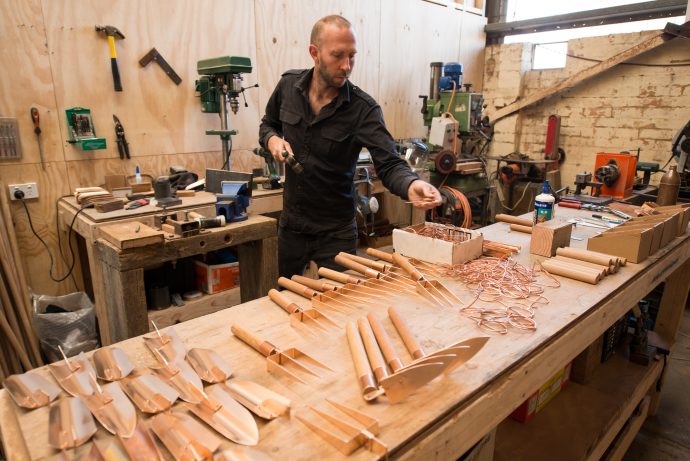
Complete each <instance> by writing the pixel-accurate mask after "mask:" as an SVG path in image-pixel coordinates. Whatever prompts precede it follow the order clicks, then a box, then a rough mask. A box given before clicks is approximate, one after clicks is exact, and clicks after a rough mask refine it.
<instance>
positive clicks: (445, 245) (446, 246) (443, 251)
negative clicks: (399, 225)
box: [393, 222, 484, 264]
mask: <svg viewBox="0 0 690 461" xmlns="http://www.w3.org/2000/svg"><path fill="white" fill-rule="evenodd" d="M424 227H436V228H438V229H439V230H441V231H443V230H449V231H450V232H454V231H460V232H462V233H464V234H465V235H467V236H468V240H465V241H463V242H449V241H446V240H441V239H437V238H431V237H425V236H423V235H419V234H416V233H415V232H419V231H421V230H422V229H423V228H424ZM406 229H411V230H413V231H415V232H410V231H407V230H405V229H394V230H393V248H394V249H395V251H396V252H398V253H400V254H402V255H404V256H407V257H408V258H415V259H419V260H421V261H426V262H429V263H433V264H462V263H465V262H467V261H471V260H473V259H476V258H478V257H480V256H481V255H482V249H483V246H484V236H483V235H482V234H481V233H480V232H477V231H473V230H470V229H462V228H460V227H455V226H445V225H443V224H437V223H430V222H426V223H422V224H415V225H414V226H410V227H407V228H406Z"/></svg>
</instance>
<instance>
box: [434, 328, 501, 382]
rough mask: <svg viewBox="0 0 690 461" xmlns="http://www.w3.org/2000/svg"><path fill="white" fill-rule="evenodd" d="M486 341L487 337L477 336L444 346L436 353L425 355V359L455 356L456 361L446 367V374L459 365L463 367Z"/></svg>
mask: <svg viewBox="0 0 690 461" xmlns="http://www.w3.org/2000/svg"><path fill="white" fill-rule="evenodd" d="M488 340H489V337H488V336H478V337H476V338H471V339H468V340H465V341H460V342H457V343H454V344H451V345H450V346H446V347H444V348H443V349H439V350H438V351H436V352H433V353H431V354H429V355H427V357H435V356H438V355H445V354H453V355H455V356H456V359H455V360H453V363H452V365H451V366H450V367H448V368H447V369H446V371H445V372H446V373H450V372H452V371H453V370H455V369H456V368H458V367H459V366H460V365H463V364H464V363H465V362H468V361H469V360H470V359H471V358H472V357H474V356H475V354H476V353H477V352H479V351H480V350H481V349H482V347H484V345H485V344H486V342H487V341H488Z"/></svg>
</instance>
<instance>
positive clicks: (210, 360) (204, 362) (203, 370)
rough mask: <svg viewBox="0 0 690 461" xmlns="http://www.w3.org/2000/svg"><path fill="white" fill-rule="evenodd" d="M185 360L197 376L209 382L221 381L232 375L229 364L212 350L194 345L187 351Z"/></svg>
mask: <svg viewBox="0 0 690 461" xmlns="http://www.w3.org/2000/svg"><path fill="white" fill-rule="evenodd" d="M187 360H188V361H189V363H190V364H191V365H192V368H194V371H196V373H197V374H198V375H199V377H200V378H201V379H203V380H204V381H206V382H207V383H209V384H215V383H221V382H223V381H226V380H227V379H229V378H230V377H231V376H232V369H231V368H230V365H228V363H227V362H226V361H225V360H223V359H222V358H221V357H220V355H218V354H217V353H216V351H214V350H211V349H203V348H200V347H195V348H193V349H191V350H190V351H189V352H188V353H187Z"/></svg>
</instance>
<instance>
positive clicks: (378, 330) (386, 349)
mask: <svg viewBox="0 0 690 461" xmlns="http://www.w3.org/2000/svg"><path fill="white" fill-rule="evenodd" d="M367 319H368V320H369V326H370V327H371V329H372V330H373V332H374V336H376V341H378V343H379V347H380V348H381V352H383V356H384V357H385V358H386V363H388V366H389V367H391V370H393V373H395V372H396V371H398V370H399V369H401V368H402V367H403V363H402V360H400V357H398V354H397V353H396V352H395V348H394V347H393V342H392V341H391V338H390V336H388V333H386V330H384V329H383V325H382V324H381V321H380V320H379V318H378V317H376V316H375V315H374V313H373V312H369V314H367Z"/></svg>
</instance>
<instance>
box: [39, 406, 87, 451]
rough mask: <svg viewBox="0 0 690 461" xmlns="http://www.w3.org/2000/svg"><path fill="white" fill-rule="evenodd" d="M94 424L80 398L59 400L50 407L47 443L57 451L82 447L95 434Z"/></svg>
mask: <svg viewBox="0 0 690 461" xmlns="http://www.w3.org/2000/svg"><path fill="white" fill-rule="evenodd" d="M96 430H97V429H96V423H95V422H94V421H93V417H92V416H91V413H89V409H88V408H86V405H85V404H84V401H83V400H82V399H81V398H80V397H67V398H64V399H60V400H58V401H57V402H55V403H54V404H53V405H52V406H51V407H50V415H49V416H48V443H50V446H52V447H53V448H57V449H58V450H66V449H69V448H75V447H78V446H80V445H83V444H84V443H85V442H87V441H88V440H89V439H90V438H91V437H92V436H93V435H94V434H95V433H96Z"/></svg>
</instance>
